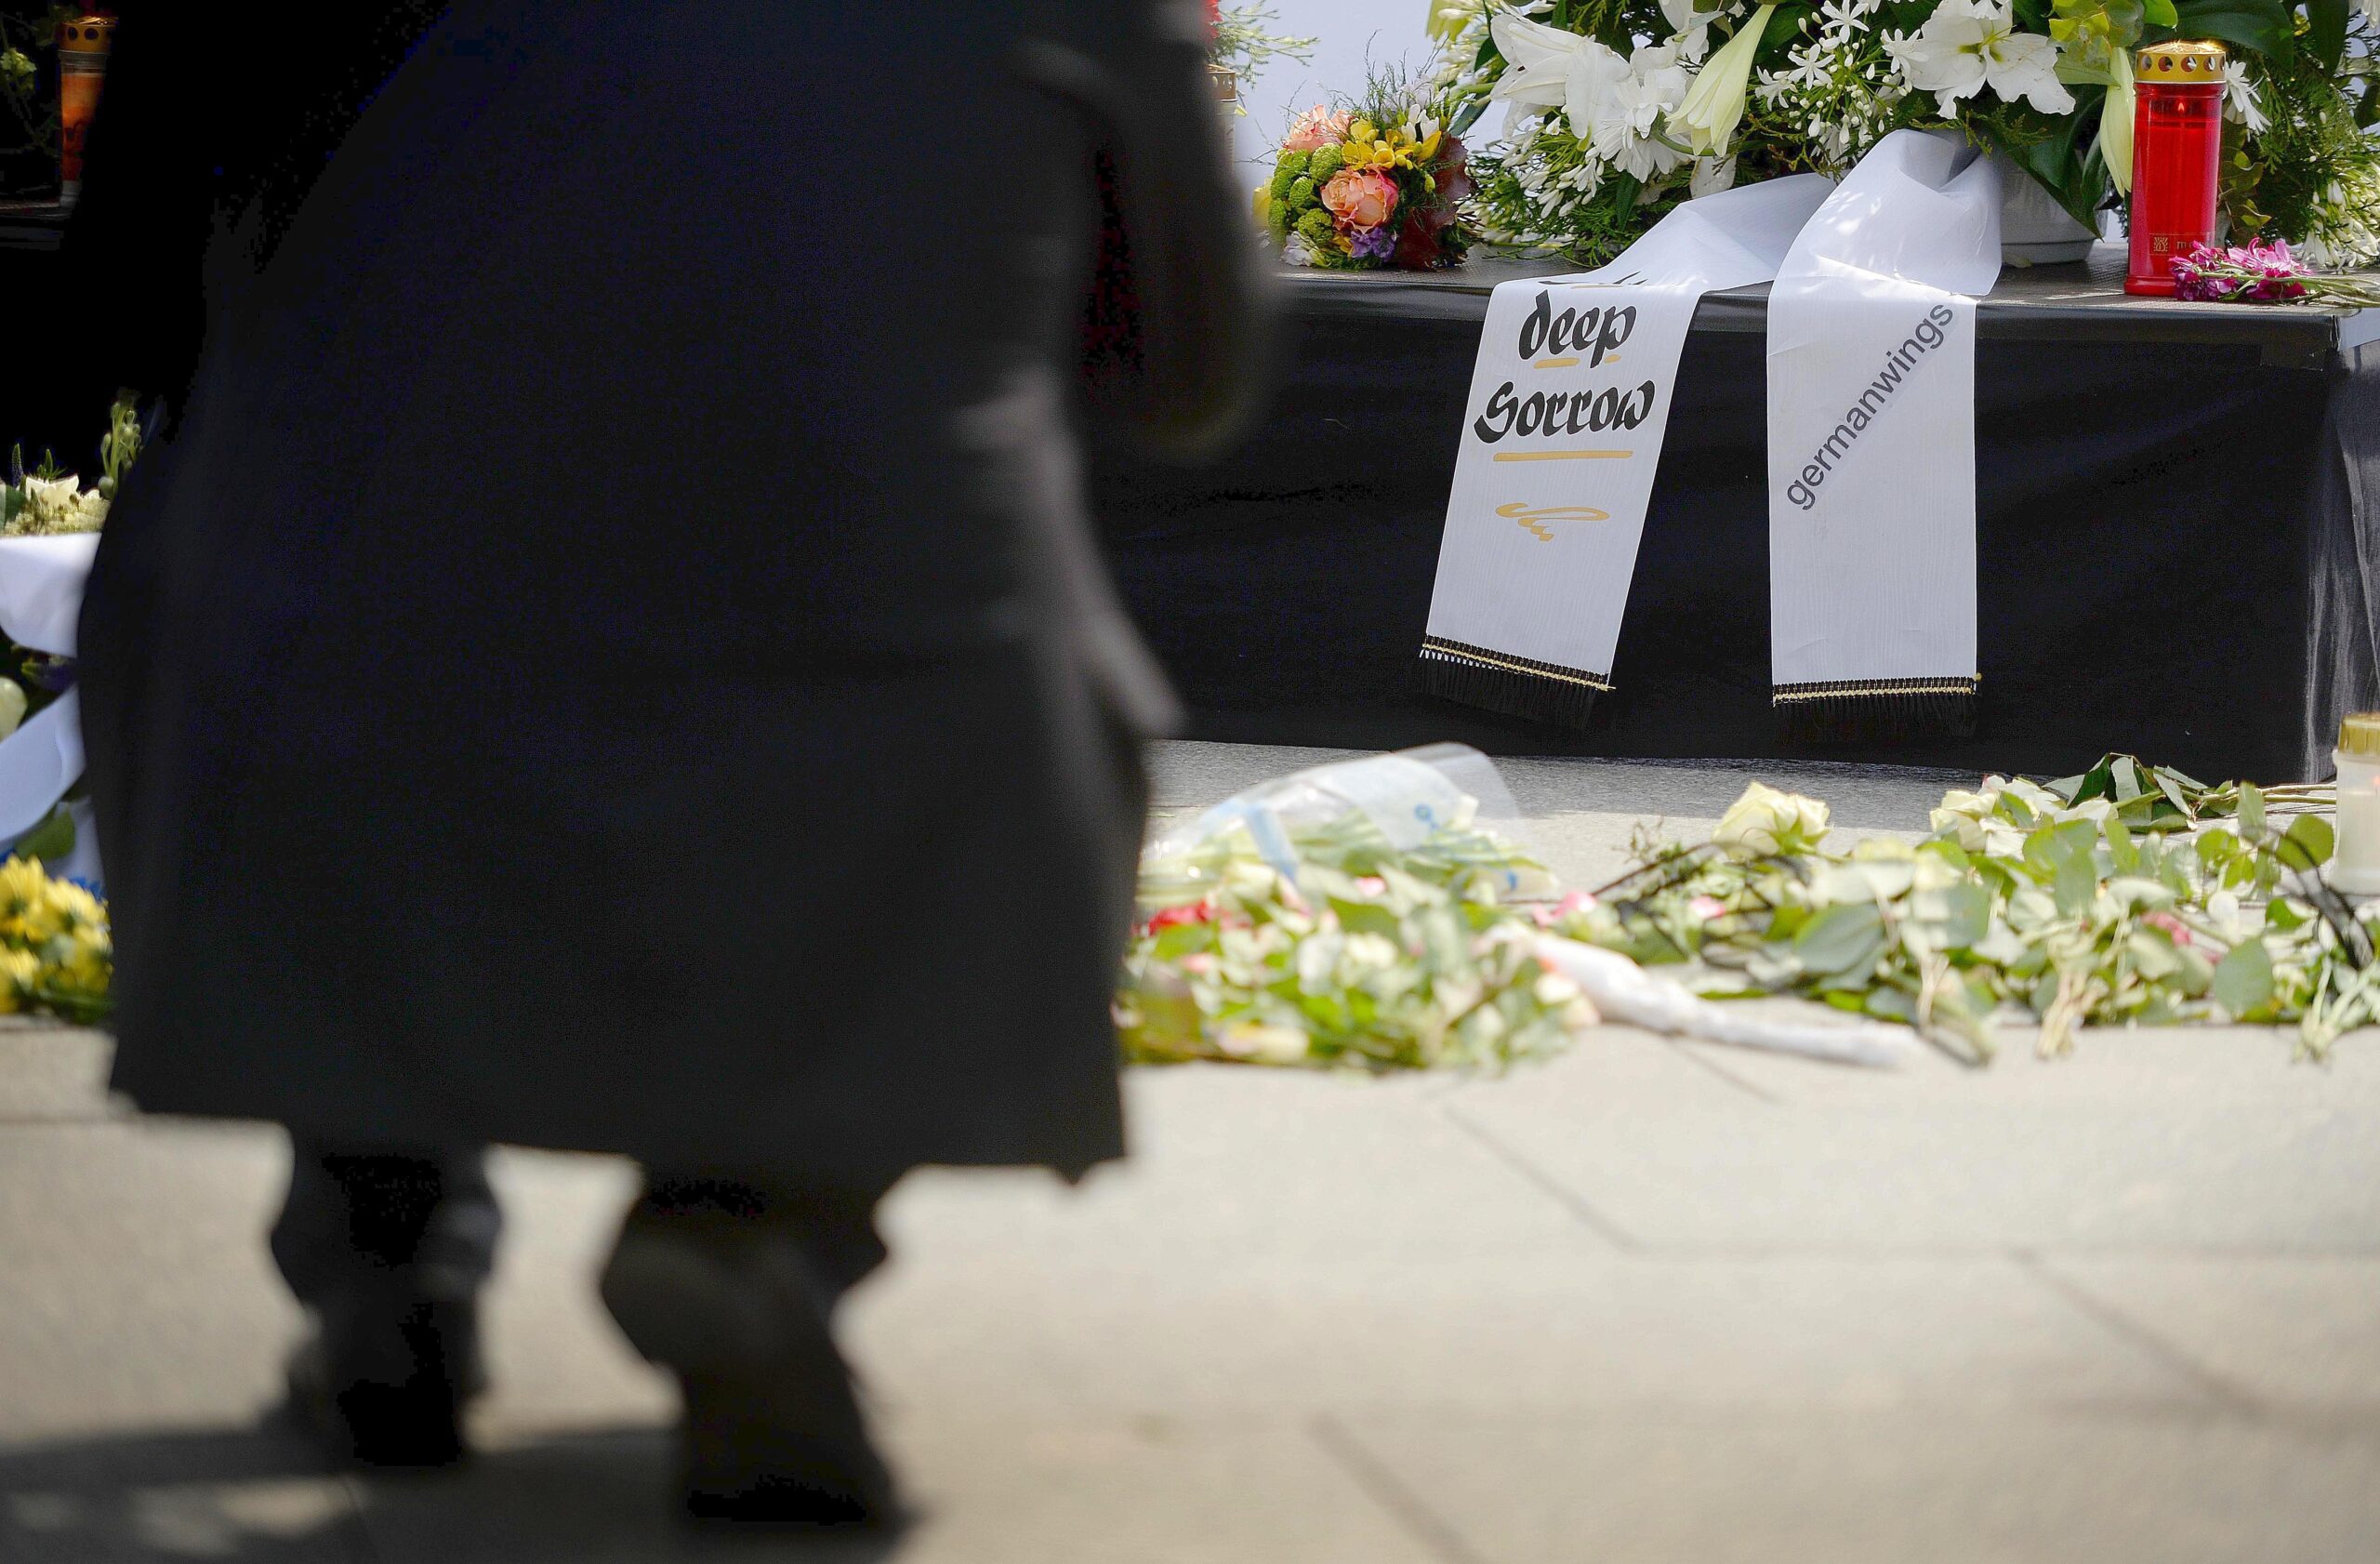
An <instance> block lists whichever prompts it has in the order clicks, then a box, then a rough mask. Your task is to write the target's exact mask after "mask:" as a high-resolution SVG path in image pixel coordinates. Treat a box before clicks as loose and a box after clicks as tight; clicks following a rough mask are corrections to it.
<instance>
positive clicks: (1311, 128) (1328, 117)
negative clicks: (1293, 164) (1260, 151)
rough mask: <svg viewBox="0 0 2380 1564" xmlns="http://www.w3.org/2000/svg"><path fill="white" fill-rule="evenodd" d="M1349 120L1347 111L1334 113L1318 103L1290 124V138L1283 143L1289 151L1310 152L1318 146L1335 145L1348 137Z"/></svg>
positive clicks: (1283, 148) (1283, 149)
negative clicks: (1294, 122)
mask: <svg viewBox="0 0 2380 1564" xmlns="http://www.w3.org/2000/svg"><path fill="white" fill-rule="evenodd" d="M1350 123H1352V122H1350V121H1349V119H1348V117H1347V114H1346V113H1345V111H1343V110H1342V111H1341V112H1340V113H1335V114H1334V113H1331V112H1330V111H1329V110H1328V109H1326V108H1324V107H1323V106H1322V105H1321V104H1319V103H1316V105H1315V106H1314V107H1313V108H1311V109H1308V110H1307V111H1306V112H1305V113H1302V114H1300V115H1299V116H1298V117H1297V123H1296V124H1294V125H1292V126H1289V139H1287V140H1284V141H1283V142H1282V143H1281V150H1282V151H1283V152H1312V151H1314V150H1315V149H1316V147H1327V146H1335V145H1337V144H1338V143H1339V142H1341V141H1343V140H1345V139H1347V126H1348V125H1349V124H1350Z"/></svg>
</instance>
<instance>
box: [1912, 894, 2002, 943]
mask: <svg viewBox="0 0 2380 1564" xmlns="http://www.w3.org/2000/svg"><path fill="white" fill-rule="evenodd" d="M1910 913H1911V917H1913V918H1915V919H1916V920H1917V921H1920V922H1922V923H1924V924H1926V925H1927V926H1928V927H1927V932H1928V933H1929V934H1932V935H1933V938H1934V943H1936V944H1937V945H1939V946H1941V947H1942V948H1945V949H1950V950H1963V949H1964V948H1967V947H1969V946H1972V945H1974V944H1975V943H1976V942H1977V941H1978V940H1980V939H1982V938H1983V936H1984V935H1985V934H1988V933H1990V929H1991V893H1990V892H1989V891H1987V890H1985V889H1984V888H1983V887H1982V886H1980V885H1977V884H1973V883H1968V884H1964V885H1945V886H1944V887H1942V888H1941V889H1940V890H1938V891H1920V892H1918V893H1917V894H1916V895H1912V896H1911V897H1910Z"/></svg>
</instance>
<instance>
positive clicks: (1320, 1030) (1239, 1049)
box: [1116, 812, 1592, 1070]
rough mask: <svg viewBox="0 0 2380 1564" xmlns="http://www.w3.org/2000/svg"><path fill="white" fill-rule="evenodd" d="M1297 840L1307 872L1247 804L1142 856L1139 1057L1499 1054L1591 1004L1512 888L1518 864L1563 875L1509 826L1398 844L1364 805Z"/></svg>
mask: <svg viewBox="0 0 2380 1564" xmlns="http://www.w3.org/2000/svg"><path fill="white" fill-rule="evenodd" d="M1289 845H1290V848H1291V851H1292V854H1293V857H1294V867H1295V868H1296V871H1297V872H1296V875H1295V877H1294V878H1291V877H1289V876H1287V875H1284V874H1283V873H1281V872H1280V871H1279V870H1278V869H1276V868H1274V867H1273V866H1272V865H1271V864H1269V863H1267V862H1266V861H1265V860H1264V858H1263V856H1262V855H1260V854H1259V852H1258V850H1257V845H1256V842H1255V839H1254V838H1253V836H1252V835H1251V834H1250V832H1249V830H1248V828H1247V827H1246V825H1245V823H1244V821H1242V822H1238V823H1235V825H1234V826H1233V827H1232V828H1230V829H1229V830H1228V831H1225V832H1223V833H1221V834H1219V835H1217V836H1215V837H1213V838H1210V839H1209V840H1207V841H1204V842H1200V843H1198V844H1197V845H1196V846H1194V847H1190V848H1187V849H1183V850H1179V851H1168V850H1162V849H1161V850H1157V851H1153V852H1152V853H1151V855H1149V857H1148V858H1147V859H1146V860H1145V861H1144V864H1143V866H1142V878H1141V898H1142V907H1143V910H1144V915H1145V916H1144V922H1143V923H1142V925H1141V928H1140V930H1139V932H1138V934H1136V935H1135V937H1134V939H1133V941H1132V945H1131V949H1130V951H1129V952H1128V954H1127V956H1126V959H1125V971H1124V978H1123V982H1122V984H1121V987H1120V988H1119V990H1118V992H1117V1000H1116V1014H1117V1031H1118V1034H1119V1036H1120V1037H1121V1039H1122V1041H1123V1046H1124V1052H1125V1055H1126V1057H1128V1058H1130V1059H1133V1060H1137V1061H1141V1062H1148V1063H1163V1062H1170V1061H1175V1060H1183V1059H1216V1060H1236V1061H1243V1062H1248V1063H1259V1064H1272V1065H1293V1066H1302V1067H1323V1068H1327V1067H1340V1068H1361V1069H1371V1070H1383V1069H1413V1068H1426V1067H1433V1066H1468V1067H1501V1066H1503V1065H1507V1064H1510V1063H1512V1062H1514V1061H1515V1060H1518V1059H1523V1058H1528V1057H1532V1056H1536V1055H1541V1054H1549V1053H1552V1052H1554V1051H1555V1050H1557V1049H1559V1048H1560V1047H1562V1046H1563V1045H1564V1044H1566V1043H1567V1041H1568V1040H1569V1035H1570V1031H1571V1029H1572V1027H1575V1026H1578V1025H1580V1024H1581V1023H1582V1022H1584V1021H1586V1020H1589V1019H1591V1018H1592V1015H1591V1014H1590V1013H1585V1012H1582V1011H1581V1010H1580V1008H1578V1002H1577V1001H1578V998H1579V994H1578V989H1577V988H1576V987H1573V986H1572V985H1571V984H1570V983H1569V982H1568V981H1567V979H1561V978H1554V977H1550V976H1549V975H1548V974H1545V972H1544V971H1543V969H1542V968H1541V967H1540V965H1539V963H1538V961H1537V959H1536V956H1535V954H1534V953H1533V951H1532V948H1531V942H1532V938H1533V934H1534V929H1535V923H1534V922H1533V921H1530V920H1528V919H1527V918H1525V917H1523V916H1522V915H1521V914H1520V912H1519V909H1517V908H1513V907H1511V906H1509V905H1506V904H1505V903H1504V902H1503V901H1502V900H1501V899H1500V898H1501V895H1502V894H1503V888H1504V887H1506V886H1508V885H1510V884H1512V883H1513V882H1514V881H1515V880H1516V879H1518V878H1520V877H1523V876H1527V878H1528V879H1530V880H1532V881H1550V877H1548V876H1546V875H1545V873H1544V871H1543V869H1542V868H1540V866H1538V865H1537V864H1535V863H1534V862H1533V861H1531V860H1530V859H1529V858H1528V857H1527V855H1524V854H1521V853H1519V852H1518V851H1517V850H1515V849H1514V847H1513V846H1512V844H1510V843H1509V842H1504V841H1502V840H1501V839H1500V838H1498V837H1496V836H1494V835H1492V834H1490V833H1489V832H1487V831H1485V830H1480V829H1477V828H1473V827H1471V826H1468V825H1462V824H1450V825H1448V826H1446V827H1443V828H1440V829H1438V830H1436V831H1435V832H1434V833H1432V835H1431V836H1430V837H1428V838H1427V839H1425V840H1424V841H1423V842H1421V843H1419V844H1418V845H1416V846H1414V847H1411V848H1408V849H1402V850H1400V849H1398V848H1396V847H1395V846H1393V845H1392V844H1391V843H1390V842H1388V840H1387V839H1386V838H1385V837H1383V836H1382V834H1381V832H1380V829H1379V828H1378V827H1377V826H1375V825H1373V824H1372V822H1371V821H1370V819H1369V817H1368V816H1366V815H1363V814H1362V813H1361V812H1350V813H1349V814H1347V815H1342V816H1341V817H1339V818H1337V819H1335V820H1332V821H1330V822H1329V823H1328V824H1326V825H1323V826H1320V827H1317V828H1307V829H1299V830H1295V831H1293V832H1291V833H1290V835H1289Z"/></svg>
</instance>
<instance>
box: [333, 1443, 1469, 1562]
mask: <svg viewBox="0 0 2380 1564" xmlns="http://www.w3.org/2000/svg"><path fill="white" fill-rule="evenodd" d="M884 1434H885V1437H886V1443H887V1444H888V1445H889V1446H890V1447H891V1449H892V1451H893V1454H894V1456H895V1458H896V1459H897V1460H898V1461H899V1462H900V1464H901V1466H902V1470H903V1472H904V1475H905V1479H906V1485H907V1491H908V1494H909V1496H910V1499H911V1502H912V1504H914V1506H915V1508H916V1509H917V1510H918V1511H919V1520H918V1523H917V1524H916V1525H915V1526H914V1527H913V1528H912V1529H910V1530H909V1531H906V1533H905V1534H903V1535H901V1536H899V1537H897V1538H889V1539H870V1538H866V1537H859V1538H837V1537H832V1536H826V1537H817V1538H810V1539H798V1540H784V1539H770V1538H765V1537H763V1538H759V1539H754V1540H741V1539H730V1540H721V1539H718V1538H715V1537H709V1536H706V1535H703V1534H700V1533H697V1532H694V1531H689V1530H688V1529H686V1528H684V1527H681V1526H680V1525H678V1524H676V1523H675V1522H674V1521H673V1520H672V1518H671V1517H670V1511H669V1504H668V1500H669V1493H668V1461H669V1450H668V1441H667V1438H665V1437H664V1436H663V1435H662V1434H660V1433H659V1432H658V1431H655V1430H649V1429H625V1430H603V1431H594V1432H588V1433H580V1434H575V1435H570V1436H563V1437H557V1438H545V1439H534V1440H523V1441H503V1442H499V1443H498V1444H497V1445H496V1447H495V1448H494V1449H493V1450H492V1451H490V1452H489V1453H488V1454H487V1456H486V1457H485V1458H484V1459H483V1460H482V1461H480V1462H479V1463H478V1464H477V1465H476V1466H475V1468H474V1469H473V1470H472V1471H470V1472H469V1473H466V1474H463V1475H462V1476H461V1477H460V1478H458V1479H456V1480H448V1481H439V1482H431V1483H423V1482H414V1483H403V1484H398V1483H388V1482H379V1481H374V1482H369V1483H365V1484H363V1485H360V1486H361V1488H362V1501H363V1502H362V1506H361V1515H362V1524H363V1526H364V1530H365V1531H366V1532H367V1533H368V1535H369V1537H370V1539H371V1544H372V1547H373V1550H374V1552H375V1554H376V1555H377V1557H378V1558H379V1559H381V1560H384V1561H386V1564H417V1561H418V1564H433V1561H434V1564H449V1561H453V1564H467V1561H474V1564H475V1561H478V1560H489V1561H491V1564H493V1561H498V1560H500V1561H502V1564H539V1561H544V1560H551V1561H553V1564H564V1561H568V1564H577V1561H579V1560H621V1561H627V1560H643V1559H679V1558H735V1559H745V1560H756V1561H758V1560H776V1559H785V1560H788V1561H796V1560H799V1561H802V1564H809V1561H813V1560H814V1561H817V1564H864V1561H872V1560H876V1559H879V1558H897V1559H898V1560H899V1561H900V1564H1117V1560H1125V1559H1129V1560H1131V1561H1132V1564H1144V1561H1150V1564H1248V1561H1250V1560H1257V1559H1261V1560H1264V1561H1266V1564H1275V1561H1277V1564H1437V1561H1436V1560H1435V1558H1434V1557H1433V1556H1432V1555H1431V1554H1430V1553H1429V1552H1428V1551H1427V1550H1426V1548H1425V1547H1424V1546H1423V1545H1422V1544H1421V1543H1419V1542H1417V1541H1416V1540H1415V1539H1413V1538H1412V1537H1411V1536H1409V1535H1408V1533H1407V1532H1406V1531H1404V1530H1403V1529H1402V1528H1401V1527H1400V1525H1399V1523H1398V1521H1397V1519H1396V1518H1395V1517H1394V1516H1393V1515H1392V1514H1391V1513H1390V1512H1389V1511H1387V1510H1385V1509H1384V1508H1383V1507H1382V1505H1381V1504H1379V1503H1378V1502H1377V1501H1376V1500H1375V1499H1374V1498H1372V1497H1371V1496H1370V1495H1369V1494H1368V1493H1367V1492H1366V1491H1364V1489H1363V1488H1362V1486H1361V1485H1360V1484H1359V1483H1358V1481H1357V1480H1356V1479H1355V1478H1354V1477H1353V1476H1351V1475H1350V1474H1349V1473H1348V1472H1347V1471H1346V1470H1345V1469H1344V1468H1343V1467H1342V1465H1340V1464H1339V1463H1338V1462H1336V1461H1335V1460H1334V1459H1333V1458H1332V1457H1331V1455H1330V1454H1329V1452H1328V1451H1326V1450H1325V1449H1323V1448H1322V1447H1321V1446H1320V1445H1318V1444H1317V1443H1316V1441H1315V1440H1314V1439H1313V1438H1311V1437H1310V1436H1309V1435H1308V1434H1307V1433H1306V1432H1305V1431H1304V1430H1302V1429H1300V1428H1297V1427H1294V1426H1287V1427H1283V1426H1252V1427H1250V1426H1240V1425H1200V1424H1197V1423H1196V1422H1191V1421H1185V1420H1179V1419H1144V1420H1141V1421H1138V1422H1134V1423H1116V1422H1105V1423H1098V1422H1090V1421H1083V1420H1067V1421H1064V1422H1059V1423H1035V1422H1028V1421H1017V1420H1008V1419H1003V1420H999V1421H995V1422H989V1423H971V1422H966V1421H947V1420H945V1421H938V1422H936V1423H934V1424H932V1425H917V1426H914V1427H913V1426H910V1425H906V1424H902V1423H893V1424H889V1425H887V1426H886V1427H885V1429H884Z"/></svg>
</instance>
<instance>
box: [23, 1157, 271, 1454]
mask: <svg viewBox="0 0 2380 1564" xmlns="http://www.w3.org/2000/svg"><path fill="white" fill-rule="evenodd" d="M288 1179H289V1161H288V1145H287V1142H286V1140H285V1139H284V1137H283V1136H282V1135H281V1134H280V1133H278V1132H275V1131H271V1130H261V1129H249V1128H238V1127H218V1126H207V1125H200V1124H162V1123H153V1122H152V1123H138V1122H133V1121H119V1122H112V1123H105V1122H103V1123H60V1124H41V1125H17V1126H12V1127H9V1128H7V1129H6V1130H5V1131H0V1322H5V1324H0V1439H6V1440H8V1441H10V1442H23V1441H27V1440H32V1439H38V1438H80V1437H85V1436H90V1435H96V1434H102V1433H112V1432H120V1431H124V1430H129V1429H146V1428H154V1427H160V1426H165V1427H172V1426H178V1425H214V1424H218V1423H221V1422H224V1421H227V1420H239V1419H245V1418H249V1417H252V1416H253V1415H254V1414H255V1413H256V1412H258V1411H259V1410H260V1409H262V1408H263V1407H265V1406H267V1405H269V1404H271V1402H272V1401H273V1400H275V1399H276V1398H278V1396H279V1394H280V1385H281V1364H282V1358H283V1355H284V1351H285V1348H286V1345H287V1343H288V1341H289V1339H290V1336H291V1334H292V1333H293V1332H295V1331H296V1329H297V1326H298V1310H297V1307H296V1306H295V1305H294V1304H292V1303H291V1302H290V1300H289V1297H288V1294H287V1293H286V1292H284V1290H283V1288H282V1286H281V1282H280V1279H279V1277H278V1276H277V1275H276V1274H275V1273H274V1271H273V1269H272V1265H271V1260H270V1259H269V1258H268V1257H267V1256H266V1253H265V1247H264V1235H265V1231H266V1229H267V1227H268V1226H270V1224H271V1220H272V1216H273V1214H274V1213H275V1212H277V1211H278V1210H279V1207H280V1200H281V1196H282V1194H283V1193H284V1191H285V1190H286V1188H287V1186H288Z"/></svg>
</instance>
